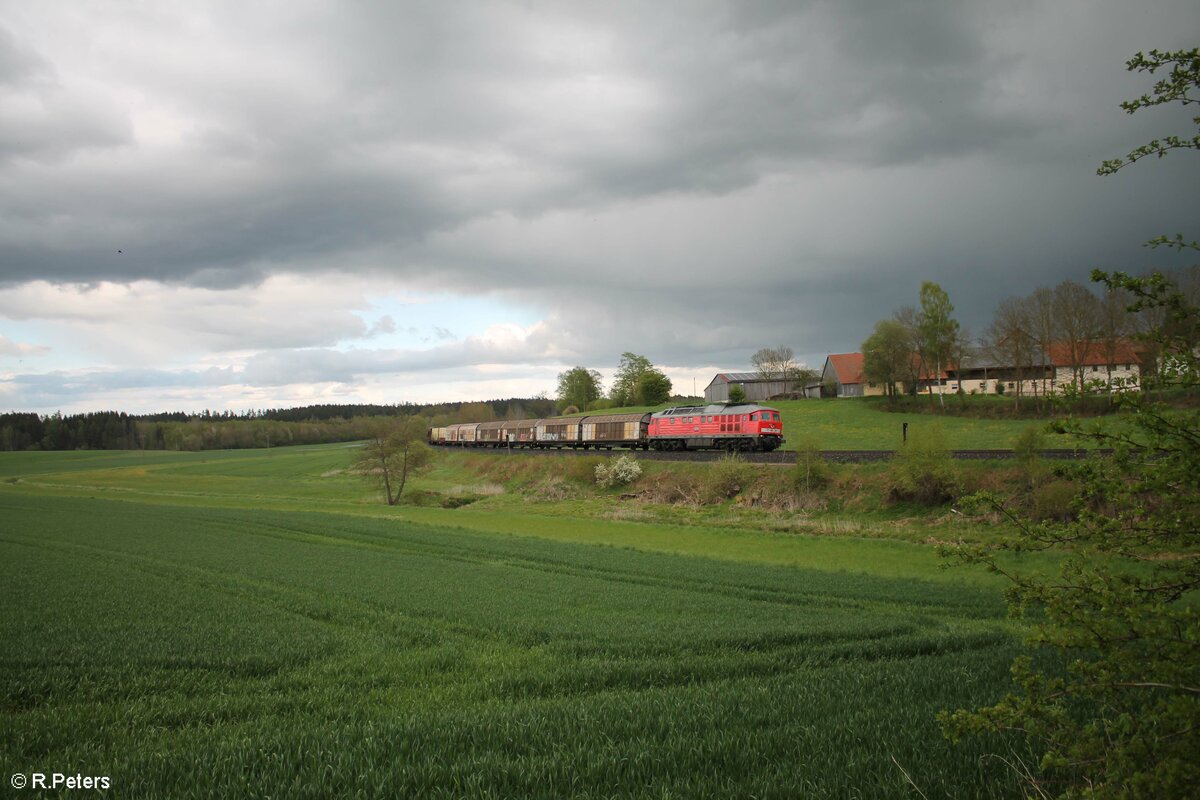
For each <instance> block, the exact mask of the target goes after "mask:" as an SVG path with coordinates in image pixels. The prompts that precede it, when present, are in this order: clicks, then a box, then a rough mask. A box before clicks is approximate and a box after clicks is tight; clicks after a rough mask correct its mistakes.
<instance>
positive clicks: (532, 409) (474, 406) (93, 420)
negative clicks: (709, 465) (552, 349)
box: [0, 397, 554, 451]
mask: <svg viewBox="0 0 1200 800" xmlns="http://www.w3.org/2000/svg"><path fill="white" fill-rule="evenodd" d="M553 412H554V402H553V401H552V400H549V399H547V398H545V397H534V398H509V399H503V400H488V401H481V402H475V403H466V402H463V403H438V404H425V405H420V404H415V403H405V404H401V405H320V406H306V407H302V408H291V409H269V410H255V411H246V412H241V413H235V412H230V411H219V412H218V411H211V410H205V411H203V412H200V413H197V414H187V413H184V412H165V413H158V414H142V415H134V414H127V413H125V412H119V411H98V412H89V413H84V414H68V415H64V414H61V413H55V414H48V415H43V414H35V413H19V412H18V413H7V414H0V451H14V450H227V449H243V448H257V447H283V446H288V445H300V444H323V443H327V442H351V441H358V440H362V439H367V438H369V437H370V436H372V435H373V433H374V431H375V429H376V428H377V427H378V423H379V422H380V421H381V420H386V419H410V418H420V420H421V422H422V424H424V425H426V426H427V427H434V426H439V425H450V424H453V423H455V422H486V421H490V420H495V419H526V418H529V417H543V416H550V415H551V414H553Z"/></svg>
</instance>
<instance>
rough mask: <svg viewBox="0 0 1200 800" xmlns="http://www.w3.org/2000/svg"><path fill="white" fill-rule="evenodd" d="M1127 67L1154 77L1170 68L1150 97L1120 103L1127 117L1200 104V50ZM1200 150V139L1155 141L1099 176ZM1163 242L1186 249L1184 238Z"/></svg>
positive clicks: (1140, 58)
mask: <svg viewBox="0 0 1200 800" xmlns="http://www.w3.org/2000/svg"><path fill="white" fill-rule="evenodd" d="M1125 66H1126V68H1127V69H1128V70H1129V71H1130V72H1146V73H1149V74H1151V75H1153V74H1154V73H1156V72H1157V71H1158V70H1160V69H1163V68H1164V67H1170V73H1169V74H1168V76H1167V77H1166V78H1163V79H1161V80H1159V81H1157V82H1156V83H1155V84H1154V88H1153V89H1152V90H1151V94H1144V95H1142V96H1141V97H1138V98H1136V99H1134V100H1127V101H1125V102H1124V103H1121V108H1123V109H1125V112H1126V113H1127V114H1134V113H1136V112H1138V111H1140V110H1142V109H1145V108H1151V107H1153V106H1158V105H1163V104H1164V103H1175V102H1179V103H1181V104H1183V105H1192V104H1194V103H1197V102H1200V98H1196V97H1193V96H1192V94H1191V93H1192V92H1194V91H1196V89H1197V88H1200V49H1198V48H1192V49H1191V50H1176V51H1173V52H1171V51H1168V52H1160V51H1158V50H1151V51H1150V54H1149V55H1145V54H1143V53H1138V54H1137V55H1136V56H1134V57H1133V58H1131V59H1129V61H1127V62H1125ZM1192 123H1193V124H1195V125H1197V126H1200V117H1192ZM1197 149H1200V135H1197V136H1192V137H1186V136H1174V135H1171V136H1165V137H1163V138H1162V139H1153V140H1151V141H1150V142H1147V143H1146V144H1144V145H1141V146H1140V147H1136V148H1134V149H1133V150H1131V151H1130V152H1129V154H1128V155H1126V156H1125V158H1111V159H1108V160H1107V161H1105V162H1104V163H1103V164H1101V165H1100V167H1099V169H1097V170H1096V174H1097V175H1111V174H1113V173H1114V172H1116V171H1117V170H1119V169H1121V168H1122V167H1126V166H1129V165H1130V164H1132V163H1134V162H1135V161H1140V160H1141V159H1143V158H1146V157H1147V156H1157V157H1158V158H1162V157H1163V156H1165V155H1166V154H1167V153H1168V152H1169V151H1171V150H1197ZM1160 238H1161V242H1160V243H1161V244H1173V243H1174V241H1178V242H1179V243H1181V244H1183V245H1184V246H1187V245H1186V243H1184V241H1183V236H1182V235H1180V236H1178V237H1177V239H1176V240H1169V239H1167V238H1166V237H1160ZM1193 244H1194V243H1193Z"/></svg>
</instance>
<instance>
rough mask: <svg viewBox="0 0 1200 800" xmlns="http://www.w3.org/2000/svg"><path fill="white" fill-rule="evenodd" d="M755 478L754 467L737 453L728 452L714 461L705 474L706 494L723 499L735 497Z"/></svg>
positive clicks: (719, 499) (718, 499)
mask: <svg viewBox="0 0 1200 800" xmlns="http://www.w3.org/2000/svg"><path fill="white" fill-rule="evenodd" d="M753 478H754V467H752V466H750V465H749V464H747V463H746V462H745V461H743V460H742V458H741V456H739V455H738V454H737V453H727V454H725V455H724V456H722V457H721V459H720V460H719V461H716V462H714V463H713V465H712V467H711V469H709V470H708V474H707V475H706V476H705V481H704V489H705V494H706V495H708V496H709V497H710V498H712V499H714V500H716V501H718V502H719V501H721V500H728V499H729V498H731V497H735V496H736V495H737V494H738V492H740V491H742V489H744V488H745V487H746V486H747V485H749V483H750V481H751V480H753Z"/></svg>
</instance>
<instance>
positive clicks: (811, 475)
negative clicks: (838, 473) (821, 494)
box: [792, 439, 833, 492]
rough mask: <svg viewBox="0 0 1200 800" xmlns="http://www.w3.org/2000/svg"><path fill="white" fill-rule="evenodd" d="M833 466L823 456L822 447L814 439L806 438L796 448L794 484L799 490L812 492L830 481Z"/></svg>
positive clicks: (793, 473) (793, 472) (793, 471)
mask: <svg viewBox="0 0 1200 800" xmlns="http://www.w3.org/2000/svg"><path fill="white" fill-rule="evenodd" d="M832 478H833V468H832V467H831V466H830V465H829V462H827V461H826V460H825V459H824V458H823V457H822V456H821V448H820V447H819V446H818V445H817V443H816V442H815V441H813V440H812V439H805V440H804V441H802V442H800V445H799V447H797V448H796V466H795V468H794V469H793V470H792V484H793V485H794V486H795V487H796V489H797V491H803V492H811V491H813V490H814V489H819V488H821V487H822V486H825V485H826V484H828V483H829V481H830V479H832Z"/></svg>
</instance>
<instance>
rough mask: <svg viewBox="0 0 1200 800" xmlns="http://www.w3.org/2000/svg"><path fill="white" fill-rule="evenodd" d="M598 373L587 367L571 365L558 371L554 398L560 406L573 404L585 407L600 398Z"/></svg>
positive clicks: (577, 406)
mask: <svg viewBox="0 0 1200 800" xmlns="http://www.w3.org/2000/svg"><path fill="white" fill-rule="evenodd" d="M600 395H601V391H600V373H599V372H597V371H596V370H594V369H588V368H587V367H572V368H571V369H569V370H567V371H566V372H560V373H558V393H557V394H556V399H557V400H558V405H559V407H560V408H566V407H568V406H575V407H576V408H579V409H586V408H587V407H588V404H589V403H591V402H593V401H595V400H598V399H599V398H600Z"/></svg>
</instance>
